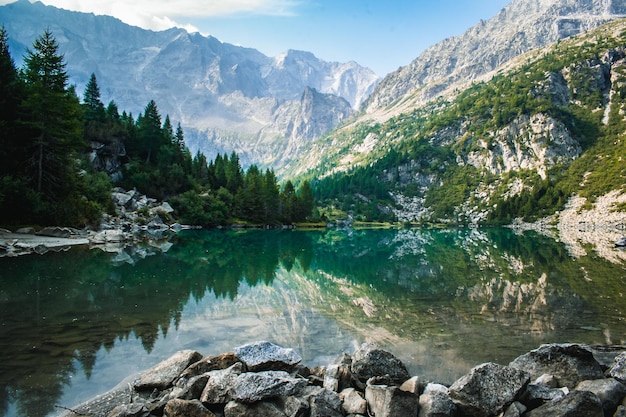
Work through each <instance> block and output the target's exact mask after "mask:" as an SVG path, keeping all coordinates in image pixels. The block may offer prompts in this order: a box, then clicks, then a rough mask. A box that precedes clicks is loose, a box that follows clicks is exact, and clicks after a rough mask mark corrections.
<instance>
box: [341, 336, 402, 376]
mask: <svg viewBox="0 0 626 417" xmlns="http://www.w3.org/2000/svg"><path fill="white" fill-rule="evenodd" d="M350 369H351V370H352V373H353V374H354V376H356V377H357V378H359V379H360V380H361V381H362V382H365V381H367V380H368V379H369V378H372V377H375V376H383V375H388V376H389V378H391V380H392V381H393V382H394V383H397V384H398V385H400V384H402V383H403V382H404V381H406V380H407V379H409V372H408V371H407V370H406V367H405V366H404V364H403V363H402V362H401V361H400V360H399V359H398V358H396V357H395V356H394V355H393V354H391V353H389V352H387V351H385V350H382V349H378V348H377V347H376V346H374V345H372V344H368V343H364V344H363V345H361V347H360V348H359V349H358V350H357V351H356V352H354V355H353V356H352V365H351V367H350Z"/></svg>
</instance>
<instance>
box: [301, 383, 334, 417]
mask: <svg viewBox="0 0 626 417" xmlns="http://www.w3.org/2000/svg"><path fill="white" fill-rule="evenodd" d="M306 396H307V397H308V399H309V406H310V409H309V413H310V414H309V416H310V417H342V416H343V412H342V409H341V399H340V398H339V395H338V394H337V393H336V392H334V391H329V390H327V389H324V388H313V389H311V390H309V391H308V393H307V395H306Z"/></svg>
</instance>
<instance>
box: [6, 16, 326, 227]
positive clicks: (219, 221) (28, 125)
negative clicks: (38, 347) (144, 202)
mask: <svg viewBox="0 0 626 417" xmlns="http://www.w3.org/2000/svg"><path fill="white" fill-rule="evenodd" d="M65 65H66V64H65V62H64V58H63V56H62V55H61V54H60V53H59V45H58V43H57V42H56V39H55V38H54V36H53V35H52V33H51V32H50V31H49V30H46V31H45V32H44V33H43V35H41V36H40V37H39V38H37V39H36V40H35V42H34V43H33V46H32V49H29V50H27V52H26V55H25V57H24V65H23V67H22V68H19V69H18V68H17V67H16V65H15V63H14V61H13V58H12V57H11V54H10V51H9V47H8V35H7V33H6V30H5V29H4V28H0V141H1V143H2V146H0V216H1V220H0V223H3V224H7V225H9V224H10V225H24V224H40V225H44V224H60V225H70V226H85V225H97V224H98V222H99V221H100V218H101V215H102V213H103V212H111V213H112V212H113V210H114V207H113V204H112V200H111V188H112V186H113V184H115V185H118V186H121V187H124V188H127V189H132V188H135V189H137V190H139V191H140V192H142V193H145V194H146V195H148V196H150V197H154V198H158V199H162V200H165V199H167V200H169V201H170V202H171V204H172V206H173V207H174V209H175V210H176V211H175V214H176V216H177V217H178V218H179V219H180V220H181V221H183V222H187V223H191V224H196V225H203V226H216V225H225V224H229V223H232V222H244V223H254V224H260V223H263V224H284V223H293V222H299V221H304V220H305V219H306V218H307V217H309V216H311V214H312V211H313V206H314V201H313V193H312V191H311V188H310V186H309V184H308V183H306V182H305V183H303V184H302V185H301V187H300V189H299V190H296V189H295V187H294V184H293V183H292V182H291V181H287V182H286V183H285V184H284V185H283V187H282V188H281V187H280V186H279V184H278V181H277V178H276V175H275V173H274V172H273V171H272V170H271V169H267V170H265V171H262V170H261V169H259V168H258V167H257V166H256V165H252V166H250V167H249V168H248V169H247V170H245V171H244V169H243V168H242V167H241V165H240V163H239V157H238V155H237V154H236V153H235V152H233V153H231V154H230V155H227V154H224V155H217V157H216V158H215V160H213V161H207V159H206V157H205V156H204V155H203V154H202V153H200V152H198V153H196V155H195V156H193V157H192V155H191V152H190V151H189V149H188V148H187V146H186V145H185V142H184V132H183V130H182V128H181V126H180V124H178V125H177V126H176V128H174V126H173V125H172V122H171V120H170V118H169V116H168V115H166V116H165V118H164V119H163V118H162V117H161V115H160V113H159V109H158V107H157V104H156V103H155V102H154V100H151V101H150V102H149V103H148V104H147V106H146V107H145V109H144V112H143V113H141V114H139V115H138V116H137V117H136V118H135V117H133V115H132V113H126V112H125V111H123V112H122V113H121V114H120V112H119V109H118V107H117V105H116V103H115V102H114V101H111V102H110V103H109V104H108V105H107V106H105V105H104V103H103V102H102V101H101V97H100V88H99V86H98V82H97V79H96V76H95V74H92V75H91V78H90V80H89V82H88V83H87V85H86V87H85V91H84V94H83V100H82V102H81V100H80V99H79V98H78V96H77V94H76V91H75V87H74V86H73V85H70V84H69V77H68V74H67V72H66V70H65Z"/></svg>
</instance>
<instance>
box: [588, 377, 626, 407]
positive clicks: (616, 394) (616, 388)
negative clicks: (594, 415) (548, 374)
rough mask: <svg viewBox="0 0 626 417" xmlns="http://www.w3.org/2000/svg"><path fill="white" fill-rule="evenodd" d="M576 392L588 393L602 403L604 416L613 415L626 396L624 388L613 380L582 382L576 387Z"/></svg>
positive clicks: (625, 388) (625, 387)
mask: <svg viewBox="0 0 626 417" xmlns="http://www.w3.org/2000/svg"><path fill="white" fill-rule="evenodd" d="M576 390H578V391H590V392H593V393H594V394H596V395H597V396H598V398H599V399H600V401H601V402H602V408H603V409H604V415H607V416H610V415H613V413H614V412H615V410H616V409H617V406H618V405H619V403H620V401H622V399H623V398H624V397H625V396H626V386H624V384H622V383H621V382H619V381H617V380H615V379H613V378H604V379H595V380H587V381H582V382H581V383H580V384H578V385H577V386H576Z"/></svg>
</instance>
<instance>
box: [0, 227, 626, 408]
mask: <svg viewBox="0 0 626 417" xmlns="http://www.w3.org/2000/svg"><path fill="white" fill-rule="evenodd" d="M606 246H607V248H605V249H607V250H609V251H614V252H615V255H619V256H615V259H609V260H607V259H606V258H605V257H602V256H599V255H598V252H597V250H596V249H595V248H593V247H585V248H584V249H585V251H584V253H583V254H581V253H578V254H577V255H576V257H574V256H572V254H571V253H572V251H571V250H569V248H568V247H566V245H564V244H563V243H560V242H558V241H556V240H554V239H552V238H550V237H546V236H543V235H539V234H537V233H534V232H526V233H515V232H514V231H512V230H510V229H505V228H489V229H437V230H423V229H397V230H396V229H394V230H359V229H355V230H338V229H326V230H313V231H303V230H246V231H234V230H197V231H182V232H180V233H178V234H177V235H174V236H173V237H172V238H171V239H170V241H169V242H167V243H161V244H160V245H157V246H149V245H146V246H135V247H127V248H124V249H123V250H121V251H119V252H116V253H109V252H106V251H103V250H100V249H89V248H87V247H72V248H71V249H70V250H68V251H65V252H60V253H52V252H50V253H47V254H45V255H41V256H39V255H29V256H23V257H17V258H2V259H0V276H1V283H2V285H1V287H0V313H1V314H0V384H1V390H0V416H8V417H13V416H29V417H38V416H53V415H55V414H59V413H61V412H63V411H64V409H63V407H68V408H71V407H72V406H75V405H77V404H79V403H81V402H83V401H86V400H88V399H90V398H92V397H94V396H96V395H98V394H101V393H103V392H105V391H107V390H109V389H111V388H112V387H114V386H115V385H117V384H118V383H119V382H120V381H122V380H123V379H124V378H126V377H128V376H130V375H133V374H136V373H138V372H141V371H142V370H145V369H147V368H149V367H151V366H153V365H154V364H156V363H158V362H160V361H162V360H164V359H166V358H168V357H169V356H171V355H172V354H174V353H175V352H177V351H179V350H182V349H194V350H197V351H199V352H201V353H202V354H204V355H216V354H219V353H224V352H229V351H232V350H233V348H234V347H237V346H240V345H243V344H246V343H250V342H254V341H259V340H268V341H271V342H273V343H276V344H278V345H281V346H284V347H291V348H294V349H295V350H296V352H298V353H299V354H300V355H301V356H302V357H303V363H304V364H306V365H308V366H315V365H327V364H330V363H332V362H333V361H334V360H335V359H336V358H337V357H338V356H339V355H340V354H341V353H342V352H348V353H352V352H353V351H354V350H355V349H356V348H357V347H358V346H359V345H360V344H361V343H363V342H365V341H369V342H373V343H376V344H377V345H379V346H380V347H383V348H385V349H387V350H389V351H391V352H392V353H394V354H395V355H396V356H397V357H398V358H400V359H401V360H402V361H403V362H404V363H405V364H406V365H407V367H408V368H409V372H410V374H412V375H419V376H420V378H421V379H422V380H425V381H436V382H441V383H445V384H450V383H452V382H454V381H455V380H456V379H458V378H459V377H460V376H462V375H463V374H465V373H467V372H468V371H469V370H470V369H471V368H472V367H473V366H475V365H477V364H480V363H483V362H496V363H500V364H508V363H509V362H510V361H511V360H513V359H514V358H516V357H517V356H519V355H521V354H523V353H525V352H527V351H529V350H532V349H535V348H537V347H539V346H540V345H541V344H543V343H556V342H558V343H561V342H576V343H588V344H624V343H626V297H625V296H624V291H625V287H626V286H625V284H626V263H625V262H624V261H623V259H624V257H623V256H621V255H623V253H619V252H618V249H615V248H613V247H612V246H613V244H612V242H607V244H606Z"/></svg>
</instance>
